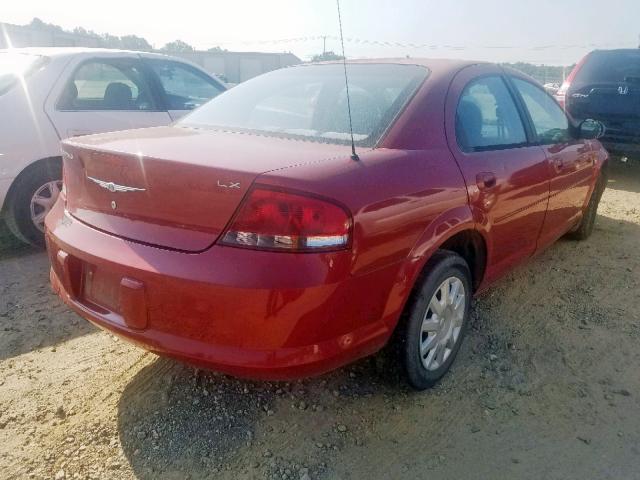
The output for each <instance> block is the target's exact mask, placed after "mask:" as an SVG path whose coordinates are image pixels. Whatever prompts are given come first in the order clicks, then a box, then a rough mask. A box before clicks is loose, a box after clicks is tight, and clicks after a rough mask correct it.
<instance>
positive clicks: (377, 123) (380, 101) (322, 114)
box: [179, 64, 428, 146]
mask: <svg viewBox="0 0 640 480" xmlns="http://www.w3.org/2000/svg"><path fill="white" fill-rule="evenodd" d="M347 70H348V74H349V100H350V104H351V114H352V124H353V133H354V140H355V141H356V144H359V145H362V146H371V145H374V144H375V143H376V142H377V140H378V139H379V138H380V136H381V135H382V133H383V132H384V131H385V130H386V129H387V128H388V126H389V125H390V124H391V123H392V122H393V120H394V119H395V117H396V115H397V114H398V113H399V112H400V110H401V109H402V107H403V106H404V105H405V103H406V102H407V100H408V98H410V96H411V95H412V94H413V92H415V91H416V89H417V88H418V86H419V85H420V84H421V83H422V81H423V80H424V79H425V78H426V76H427V73H428V71H427V70H426V69H425V68H424V67H419V66H416V65H393V64H359V65H358V64H355V65H354V64H352V65H348V66H347ZM179 123H180V124H182V125H188V126H194V127H211V128H224V129H235V130H241V131H252V132H260V133H262V134H270V135H275V136H284V137H292V138H304V139H310V140H315V141H322V142H329V143H347V142H349V140H350V138H351V137H350V132H349V116H348V110H347V93H346V88H345V79H344V67H343V66H342V65H341V64H328V65H308V66H299V67H291V68H283V69H280V70H276V71H273V72H269V73H266V74H264V75H260V76H258V77H256V78H253V79H251V80H248V81H247V82H244V83H241V84H240V85H238V86H236V87H234V88H232V89H231V90H229V91H227V92H226V93H225V94H224V95H220V96H219V97H217V98H214V99H213V100H212V101H211V102H209V103H207V104H206V105H204V106H202V108H199V109H198V110H196V111H195V112H193V113H191V114H189V115H187V116H186V117H184V119H183V120H181V121H180V122H179Z"/></svg>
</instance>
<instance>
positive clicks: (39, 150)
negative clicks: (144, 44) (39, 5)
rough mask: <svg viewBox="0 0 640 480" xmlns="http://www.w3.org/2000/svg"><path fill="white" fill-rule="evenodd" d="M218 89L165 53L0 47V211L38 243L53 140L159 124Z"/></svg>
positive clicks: (55, 187)
mask: <svg viewBox="0 0 640 480" xmlns="http://www.w3.org/2000/svg"><path fill="white" fill-rule="evenodd" d="M224 90H226V87H225V85H224V84H223V83H222V82H221V81H219V80H217V79H216V78H214V77H212V76H211V75H209V74H208V73H206V72H205V71H204V70H202V69H200V68H199V67H197V66H195V65H193V64H190V63H187V62H185V61H183V60H179V59H176V58H173V57H168V56H166V55H160V54H154V53H143V52H131V51H118V50H106V49H93V48H15V49H11V50H0V118H2V119H3V121H2V127H1V128H0V208H1V210H0V212H1V213H2V216H3V217H4V219H5V221H6V223H7V225H8V227H9V229H10V230H11V231H12V232H13V233H14V234H15V235H16V236H17V237H18V238H20V239H21V240H23V241H25V242H28V243H31V244H34V245H42V244H43V242H44V235H43V232H44V217H45V216H46V214H47V213H48V212H49V209H50V208H51V206H52V205H53V203H54V202H55V200H56V198H57V196H58V192H59V191H60V188H61V186H62V166H61V165H62V163H61V158H60V146H59V144H60V140H61V139H64V138H67V137H74V136H78V135H87V134H91V133H102V132H107V131H114V130H124V129H129V128H142V127H151V126H158V125H166V124H169V123H171V122H172V121H174V120H176V119H178V118H179V117H181V116H182V115H184V114H185V113H187V112H188V111H189V110H192V109H193V108H195V107H197V106H199V105H201V104H203V103H205V102H206V101H208V100H210V99H211V98H213V97H215V96H216V95H218V94H219V93H221V92H223V91H224Z"/></svg>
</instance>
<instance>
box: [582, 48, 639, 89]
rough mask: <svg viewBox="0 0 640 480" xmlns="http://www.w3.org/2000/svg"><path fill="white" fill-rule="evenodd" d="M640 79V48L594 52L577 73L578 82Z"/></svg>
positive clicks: (636, 80)
mask: <svg viewBox="0 0 640 480" xmlns="http://www.w3.org/2000/svg"><path fill="white" fill-rule="evenodd" d="M638 81H640V50H638V51H636V50H629V51H615V50H614V51H609V52H606V51H605V52H593V53H592V54H591V55H589V58H588V60H587V61H586V62H585V64H584V66H583V67H582V68H581V69H580V70H579V71H578V74H577V75H576V78H575V82H576V83H622V82H638Z"/></svg>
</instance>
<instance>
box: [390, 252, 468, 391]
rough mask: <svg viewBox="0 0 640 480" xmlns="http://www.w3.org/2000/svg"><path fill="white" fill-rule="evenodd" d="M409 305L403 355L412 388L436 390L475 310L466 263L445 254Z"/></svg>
mask: <svg viewBox="0 0 640 480" xmlns="http://www.w3.org/2000/svg"><path fill="white" fill-rule="evenodd" d="M426 268H427V270H426V275H425V276H424V277H423V279H422V280H421V283H420V284H419V285H418V287H417V288H418V290H417V291H416V292H415V294H414V298H413V300H412V302H411V303H410V304H409V307H408V311H407V316H406V319H405V323H404V325H403V326H402V327H403V331H402V332H401V334H400V344H401V349H400V354H401V359H402V360H403V362H402V363H403V364H404V367H405V368H404V369H405V372H406V374H407V379H408V381H409V383H410V384H411V386H412V387H414V388H415V389H417V390H424V389H426V388H429V387H432V386H433V385H434V384H435V383H436V382H437V381H438V380H440V379H441V378H442V377H443V376H444V374H445V373H447V371H448V370H449V368H450V367H451V364H452V363H453V361H454V359H455V357H456V355H457V353H458V350H459V349H460V345H461V343H462V339H463V337H464V334H465V331H466V327H467V324H468V322H469V312H470V308H471V296H472V290H471V274H470V272H469V267H468V265H467V263H466V262H465V260H464V259H463V258H462V257H460V256H459V255H457V254H456V253H453V252H446V251H441V252H438V253H436V255H435V256H434V257H433V258H432V259H431V260H430V262H429V263H428V265H427V267H426Z"/></svg>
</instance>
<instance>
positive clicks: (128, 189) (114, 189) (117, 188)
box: [87, 175, 146, 193]
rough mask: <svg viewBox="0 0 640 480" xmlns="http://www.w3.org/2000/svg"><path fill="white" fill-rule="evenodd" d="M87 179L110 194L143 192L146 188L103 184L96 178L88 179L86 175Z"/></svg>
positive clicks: (103, 182)
mask: <svg viewBox="0 0 640 480" xmlns="http://www.w3.org/2000/svg"><path fill="white" fill-rule="evenodd" d="M87 178H88V179H89V180H91V181H92V182H94V183H97V184H98V185H99V186H101V187H102V188H104V189H106V190H109V191H110V192H111V193H116V192H144V191H145V190H146V188H137V187H128V186H127V185H118V184H117V183H113V182H105V181H104V180H100V179H98V178H94V177H90V176H89V175H87Z"/></svg>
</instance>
